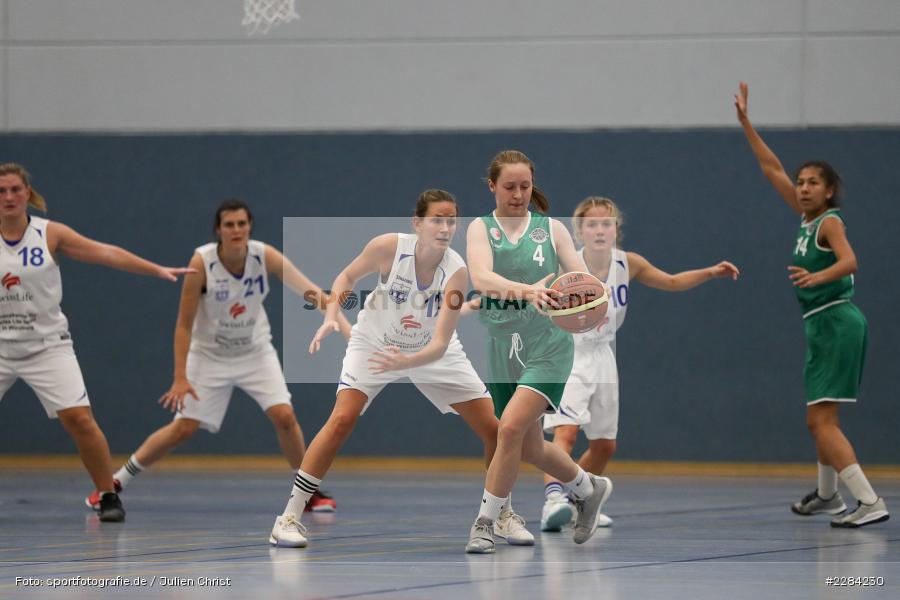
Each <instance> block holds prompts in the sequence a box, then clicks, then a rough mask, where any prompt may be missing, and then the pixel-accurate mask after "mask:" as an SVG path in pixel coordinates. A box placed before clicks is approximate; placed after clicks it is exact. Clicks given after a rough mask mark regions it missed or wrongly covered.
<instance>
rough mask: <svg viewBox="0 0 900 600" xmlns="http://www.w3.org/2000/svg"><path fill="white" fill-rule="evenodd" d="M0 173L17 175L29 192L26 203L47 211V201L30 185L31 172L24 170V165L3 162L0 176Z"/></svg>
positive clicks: (0, 167) (0, 166)
mask: <svg viewBox="0 0 900 600" xmlns="http://www.w3.org/2000/svg"><path fill="white" fill-rule="evenodd" d="M2 175H18V176H19V178H20V179H21V180H22V183H24V184H25V187H27V188H28V191H29V192H30V194H29V196H28V204H29V205H30V206H33V207H34V208H36V209H38V210H39V211H41V212H47V201H46V200H44V197H43V196H41V195H40V194H39V193H38V192H37V190H36V189H34V188H33V187H31V174H29V173H28V171H26V170H25V167H23V166H22V165H19V164H16V163H4V164H2V165H0V176H2Z"/></svg>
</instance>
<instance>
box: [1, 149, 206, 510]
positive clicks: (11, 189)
mask: <svg viewBox="0 0 900 600" xmlns="http://www.w3.org/2000/svg"><path fill="white" fill-rule="evenodd" d="M29 205H30V206H33V207H34V208H37V209H39V210H41V211H46V210H47V205H46V202H45V201H44V199H43V197H41V195H40V194H38V193H37V192H36V191H35V190H34V188H32V187H31V180H30V176H29V174H28V172H27V171H25V169H24V168H23V167H22V166H21V165H17V164H14V163H6V164H2V165H0V233H2V236H3V244H0V246H2V248H0V250H2V251H0V274H2V285H3V289H2V290H0V398H2V397H3V394H5V393H6V390H8V389H9V388H10V386H11V385H12V384H13V383H15V382H16V380H17V379H19V378H21V379H22V380H24V381H25V383H27V384H28V386H29V387H30V388H31V389H33V390H34V392H35V394H37V397H38V399H39V400H40V402H41V405H43V407H44V410H45V411H46V412H47V416H48V417H50V418H51V419H53V418H58V419H59V421H60V423H62V426H63V427H64V428H65V429H66V431H68V432H69V435H71V436H72V439H73V440H74V442H75V445H76V446H77V447H78V453H79V454H80V456H81V461H82V462H83V463H84V467H85V469H87V471H88V473H89V474H90V476H91V479H92V480H93V481H94V485H95V486H96V487H97V489H98V490H100V491H99V492H98V494H97V496H98V498H97V508H98V510H99V512H100V520H101V521H124V520H125V510H124V509H123V508H122V503H121V501H120V500H119V497H118V495H117V494H116V492H115V489H114V485H113V477H112V467H111V464H110V457H109V444H107V442H106V437H105V436H104V435H103V432H102V431H101V430H100V427H99V426H98V425H97V422H96V421H95V420H94V416H93V414H92V412H91V407H90V401H89V399H88V393H87V390H86V389H85V386H84V380H83V378H82V376H81V368H80V367H79V365H78V359H77V358H76V357H75V351H74V349H73V345H72V338H71V336H70V335H69V323H68V321H67V320H66V316H65V315H64V314H63V313H62V309H61V308H60V302H61V301H62V279H61V277H60V271H59V262H58V259H59V256H60V255H64V256H68V257H69V258H73V259H75V260H79V261H82V262H90V263H97V264H100V265H104V266H107V267H112V268H115V269H120V270H122V271H129V272H131V273H138V274H140V275H152V276H155V277H160V278H162V279H166V280H168V281H175V280H176V278H177V276H178V275H181V274H183V273H192V272H193V269H173V268H168V267H161V266H159V265H157V264H155V263H152V262H149V261H147V260H144V259H143V258H140V257H138V256H135V255H134V254H132V253H130V252H128V251H126V250H123V249H122V248H119V247H116V246H111V245H109V244H103V243H100V242H96V241H94V240H90V239H88V238H86V237H83V236H81V235H79V234H78V233H76V232H75V231H74V230H72V229H71V228H69V227H67V226H65V225H63V224H62V223H58V222H55V221H49V220H47V219H43V218H40V217H36V216H31V215H29V214H28V210H27V208H28V206H29Z"/></svg>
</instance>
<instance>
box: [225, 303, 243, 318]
mask: <svg viewBox="0 0 900 600" xmlns="http://www.w3.org/2000/svg"><path fill="white" fill-rule="evenodd" d="M228 312H229V313H231V318H232V319H237V318H238V317H239V316H241V315H242V314H244V313H245V312H247V307H246V306H244V305H243V304H241V303H240V302H235V303H234V304H232V305H231V308H229V309H228Z"/></svg>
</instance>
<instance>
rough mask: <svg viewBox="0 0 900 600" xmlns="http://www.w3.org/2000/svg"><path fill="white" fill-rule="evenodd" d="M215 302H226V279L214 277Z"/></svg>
mask: <svg viewBox="0 0 900 600" xmlns="http://www.w3.org/2000/svg"><path fill="white" fill-rule="evenodd" d="M213 297H214V298H215V299H216V302H226V301H227V300H228V280H227V279H216V285H215V289H214V292H213Z"/></svg>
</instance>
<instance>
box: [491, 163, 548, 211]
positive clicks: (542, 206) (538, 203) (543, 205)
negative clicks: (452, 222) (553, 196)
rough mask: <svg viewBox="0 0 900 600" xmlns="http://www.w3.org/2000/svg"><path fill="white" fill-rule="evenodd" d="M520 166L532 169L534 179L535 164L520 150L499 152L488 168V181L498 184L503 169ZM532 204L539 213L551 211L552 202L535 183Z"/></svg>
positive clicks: (532, 187) (532, 190)
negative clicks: (508, 166) (509, 166)
mask: <svg viewBox="0 0 900 600" xmlns="http://www.w3.org/2000/svg"><path fill="white" fill-rule="evenodd" d="M518 164H523V165H528V168H529V169H531V177H532V178H534V163H533V162H531V159H530V158H528V157H527V156H525V154H523V153H522V152H519V151H518V150H504V151H503V152H498V153H497V156H495V157H494V160H492V161H491V164H490V166H489V167H488V179H489V180H490V182H491V183H493V184H496V183H497V178H499V177H500V171H502V170H503V167H505V166H506V165H518ZM531 202H532V204H534V206H535V208H537V209H538V212H542V213H546V212H547V211H548V210H550V200H548V199H547V196H545V195H544V192H542V191H541V190H540V188H538V186H537V184H535V183H534V182H532V186H531Z"/></svg>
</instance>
